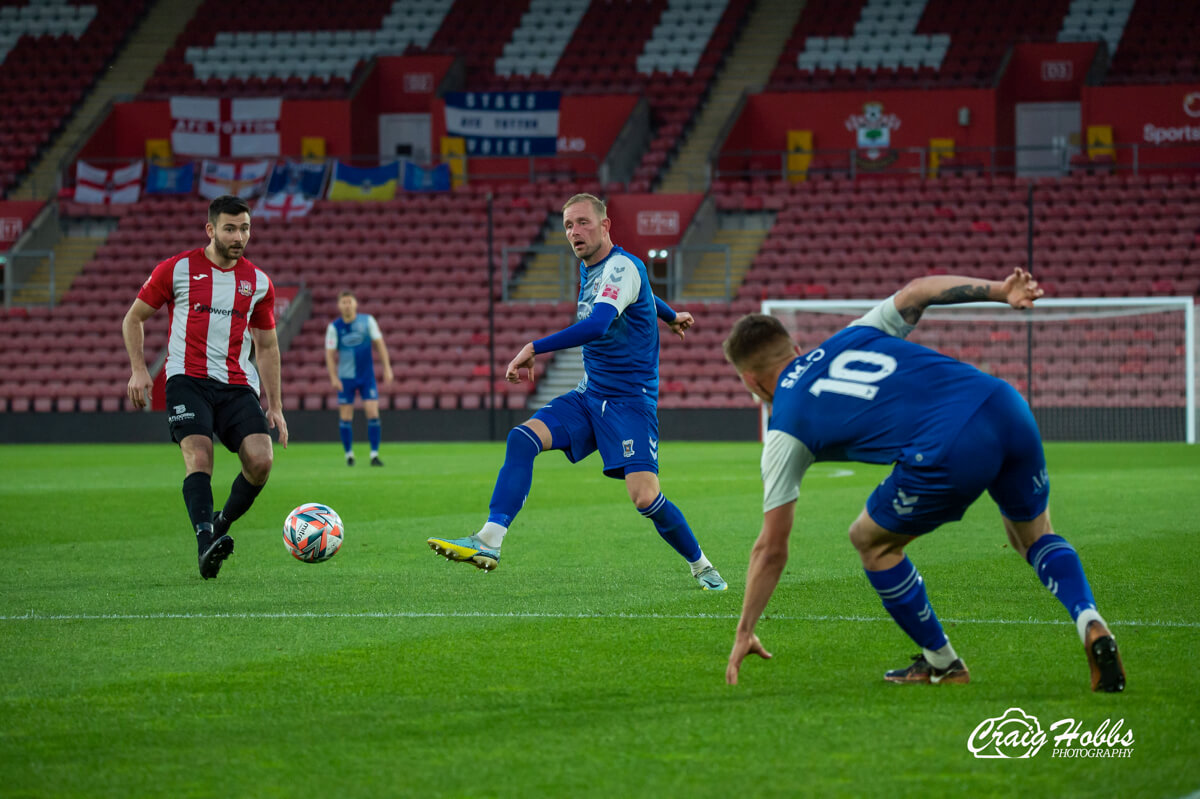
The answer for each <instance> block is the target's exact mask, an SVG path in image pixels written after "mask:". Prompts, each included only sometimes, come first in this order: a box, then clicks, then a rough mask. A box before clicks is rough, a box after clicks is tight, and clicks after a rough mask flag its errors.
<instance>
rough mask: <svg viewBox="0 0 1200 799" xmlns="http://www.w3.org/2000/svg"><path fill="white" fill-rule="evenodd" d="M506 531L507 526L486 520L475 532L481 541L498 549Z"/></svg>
mask: <svg viewBox="0 0 1200 799" xmlns="http://www.w3.org/2000/svg"><path fill="white" fill-rule="evenodd" d="M507 532H508V528H507V527H504V526H503V525H499V524H496V523H495V522H488V523H487V524H485V525H484V526H483V528H482V529H481V530H480V531H479V532H478V533H476V534H475V537H476V538H478V539H479V540H480V541H482V542H483V543H485V544H487V545H488V546H489V547H491V548H492V549H499V548H500V545H501V544H503V543H504V534H505V533H507Z"/></svg>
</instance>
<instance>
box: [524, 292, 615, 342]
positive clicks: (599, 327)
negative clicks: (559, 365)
mask: <svg viewBox="0 0 1200 799" xmlns="http://www.w3.org/2000/svg"><path fill="white" fill-rule="evenodd" d="M616 318H617V307H616V306H615V305H609V304H608V303H607V302H598V303H596V304H595V306H594V307H593V308H592V314H591V316H589V317H588V318H587V319H582V320H580V321H578V322H576V323H575V324H573V325H571V326H570V327H568V328H565V329H563V330H560V331H558V332H557V333H551V334H550V335H548V336H546V337H545V338H539V339H538V340H537V341H535V342H533V351H534V352H535V353H543V352H554V351H555V350H569V349H571V348H572V347H578V346H580V345H581V344H587V343H588V342H589V341H595V340H596V339H598V338H600V337H601V336H603V335H604V333H605V331H606V330H608V326H609V325H611V324H612V320H614V319H616Z"/></svg>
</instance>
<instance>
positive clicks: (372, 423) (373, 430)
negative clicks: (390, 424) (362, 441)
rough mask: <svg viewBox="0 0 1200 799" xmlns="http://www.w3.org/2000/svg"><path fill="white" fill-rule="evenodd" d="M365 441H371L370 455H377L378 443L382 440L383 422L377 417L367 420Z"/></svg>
mask: <svg viewBox="0 0 1200 799" xmlns="http://www.w3.org/2000/svg"><path fill="white" fill-rule="evenodd" d="M367 441H369V442H371V455H372V456H375V455H378V454H379V444H380V442H382V441H383V423H382V422H380V421H379V420H378V419H368V420H367Z"/></svg>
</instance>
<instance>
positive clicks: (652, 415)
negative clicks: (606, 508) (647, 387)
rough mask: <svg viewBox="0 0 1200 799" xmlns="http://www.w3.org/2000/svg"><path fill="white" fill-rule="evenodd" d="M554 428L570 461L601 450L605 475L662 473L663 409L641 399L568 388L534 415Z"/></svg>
mask: <svg viewBox="0 0 1200 799" xmlns="http://www.w3.org/2000/svg"><path fill="white" fill-rule="evenodd" d="M533 418H534V419H540V420H541V421H542V423H543V424H545V425H546V427H548V428H550V433H551V435H552V436H553V440H554V448H555V449H561V450H562V451H563V454H565V455H566V456H567V460H569V461H571V463H578V462H579V461H581V460H583V459H584V458H586V457H587V456H588V455H591V454H592V453H593V452H596V451H597V450H599V452H600V457H601V459H602V460H603V461H604V474H605V475H606V476H608V477H615V478H617V479H619V480H622V479H624V478H625V473H626V472H654V473H655V474H658V413H657V412H656V408H655V406H654V405H651V404H649V403H646V402H639V401H637V400H632V401H631V400H623V399H603V398H600V397H595V396H592V395H591V394H588V393H587V392H584V393H582V394H581V393H579V392H578V391H568V392H567V393H566V394H563V395H562V396H561V397H556V398H555V399H553V400H551V401H550V402H549V403H547V404H546V405H543V406H542V407H541V408H539V409H538V412H537V413H535V414H534V415H533Z"/></svg>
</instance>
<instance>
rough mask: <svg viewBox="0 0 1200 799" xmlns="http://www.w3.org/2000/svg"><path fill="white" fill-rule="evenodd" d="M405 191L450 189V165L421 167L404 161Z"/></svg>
mask: <svg viewBox="0 0 1200 799" xmlns="http://www.w3.org/2000/svg"><path fill="white" fill-rule="evenodd" d="M404 190H405V191H450V165H449V164H438V165H437V166H431V167H421V166H417V165H416V164H414V163H412V162H411V161H406V162H405V163H404Z"/></svg>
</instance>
